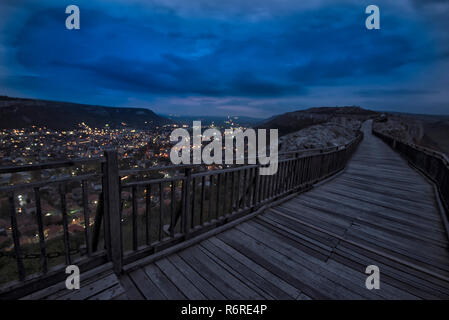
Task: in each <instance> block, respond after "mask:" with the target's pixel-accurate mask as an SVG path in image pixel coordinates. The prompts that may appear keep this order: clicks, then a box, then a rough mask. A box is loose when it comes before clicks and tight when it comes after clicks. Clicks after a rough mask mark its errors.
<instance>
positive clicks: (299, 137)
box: [279, 119, 362, 153]
mask: <svg viewBox="0 0 449 320" xmlns="http://www.w3.org/2000/svg"><path fill="white" fill-rule="evenodd" d="M341 121H342V122H344V124H340V123H337V122H327V123H324V124H319V125H314V126H310V127H307V128H305V129H302V130H299V131H296V132H293V133H290V134H287V135H285V136H283V137H281V138H280V139H279V152H280V153H282V152H288V151H296V150H305V149H324V148H329V147H335V146H340V145H344V144H346V143H348V142H349V141H351V140H352V139H353V138H355V137H356V134H357V131H358V129H359V128H360V125H361V123H362V122H361V121H359V120H350V119H344V120H341Z"/></svg>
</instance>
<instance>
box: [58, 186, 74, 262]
mask: <svg viewBox="0 0 449 320" xmlns="http://www.w3.org/2000/svg"><path fill="white" fill-rule="evenodd" d="M59 194H60V196H61V212H62V227H63V231H64V249H65V262H66V264H67V265H71V264H72V258H71V256H70V239H69V226H68V222H67V203H66V186H65V185H60V186H59Z"/></svg>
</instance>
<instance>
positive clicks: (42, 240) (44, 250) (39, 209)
mask: <svg viewBox="0 0 449 320" xmlns="http://www.w3.org/2000/svg"><path fill="white" fill-rule="evenodd" d="M34 198H35V202H36V220H37V229H38V233H39V246H40V249H41V266H42V272H43V273H47V271H48V261H47V248H46V246H45V235H44V223H43V221H42V207H41V196H40V193H39V188H34Z"/></svg>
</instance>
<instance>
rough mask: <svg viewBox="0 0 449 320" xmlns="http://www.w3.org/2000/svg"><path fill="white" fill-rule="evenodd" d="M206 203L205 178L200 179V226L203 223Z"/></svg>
mask: <svg viewBox="0 0 449 320" xmlns="http://www.w3.org/2000/svg"><path fill="white" fill-rule="evenodd" d="M205 203H206V176H203V177H202V178H201V212H200V225H203V222H204V220H203V219H204V206H205Z"/></svg>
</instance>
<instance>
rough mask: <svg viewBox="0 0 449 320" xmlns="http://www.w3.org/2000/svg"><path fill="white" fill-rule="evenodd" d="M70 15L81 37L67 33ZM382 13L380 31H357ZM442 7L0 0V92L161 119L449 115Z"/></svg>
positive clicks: (447, 41) (350, 0) (446, 5)
mask: <svg viewBox="0 0 449 320" xmlns="http://www.w3.org/2000/svg"><path fill="white" fill-rule="evenodd" d="M70 4H75V5H78V6H79V8H80V11H81V29H80V30H67V29H66V28H65V20H66V17H67V16H68V15H67V14H66V13H65V8H66V6H68V5H70ZM369 4H375V5H378V6H379V8H380V12H381V29H380V30H367V29H366V27H365V19H366V17H367V14H365V8H366V6H367V5H369ZM448 30H449V1H447V0H433V1H431V0H395V1H382V0H374V1H372V0H370V1H363V0H347V1H338V0H337V1H335V0H316V1H312V0H258V1H253V0H251V1H249V0H220V1H215V0H155V1H149V0H88V1H75V0H67V1H62V0H54V1H49V0H39V1H38V0H0V95H9V96H16V97H29V98H39V99H49V100H60V101H71V102H79V103H87V104H98V105H107V106H122V107H123V106H124V107H147V108H150V109H152V110H154V111H155V112H157V113H162V114H170V113H171V114H184V115H246V116H251V117H268V116H271V115H273V114H279V113H283V112H287V111H293V110H298V109H304V108H308V107H317V106H336V105H339V106H342V105H360V106H362V107H365V108H370V109H374V110H390V111H401V112H412V113H431V114H449V90H447V89H448V88H449V33H448Z"/></svg>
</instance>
